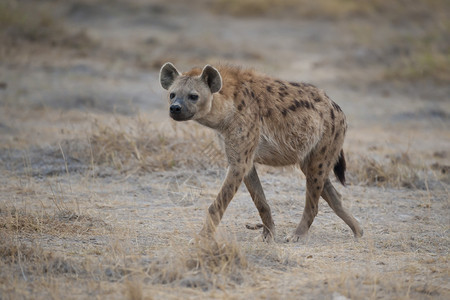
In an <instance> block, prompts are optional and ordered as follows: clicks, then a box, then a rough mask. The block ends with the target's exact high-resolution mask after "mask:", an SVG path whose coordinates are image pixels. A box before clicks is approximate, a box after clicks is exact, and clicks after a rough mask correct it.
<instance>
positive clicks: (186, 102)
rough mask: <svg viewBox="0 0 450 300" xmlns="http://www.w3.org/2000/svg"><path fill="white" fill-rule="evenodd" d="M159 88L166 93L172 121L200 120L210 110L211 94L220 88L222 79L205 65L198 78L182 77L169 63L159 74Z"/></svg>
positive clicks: (214, 70)
mask: <svg viewBox="0 0 450 300" xmlns="http://www.w3.org/2000/svg"><path fill="white" fill-rule="evenodd" d="M159 81H160V83H161V86H162V87H163V88H164V89H165V90H167V91H168V100H169V111H170V116H171V117H172V119H174V120H176V121H187V120H196V119H201V118H203V117H204V116H206V115H207V114H208V113H209V111H210V110H211V103H212V100H213V94H214V93H217V92H219V91H220V89H221V88H222V77H221V76H220V73H219V71H217V70H216V69H215V68H213V67H211V66H209V65H206V66H205V67H204V68H203V71H202V73H201V74H200V75H198V76H189V75H183V74H181V73H180V72H178V70H177V69H176V68H175V66H174V65H173V64H171V63H169V62H168V63H165V64H164V66H162V68H161V71H160V73H159Z"/></svg>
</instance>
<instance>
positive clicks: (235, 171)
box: [200, 127, 257, 236]
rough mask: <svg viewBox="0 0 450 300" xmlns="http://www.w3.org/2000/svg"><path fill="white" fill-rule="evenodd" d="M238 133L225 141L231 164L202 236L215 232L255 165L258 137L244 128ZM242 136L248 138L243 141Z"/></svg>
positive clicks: (211, 206) (201, 233)
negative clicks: (254, 157) (254, 154)
mask: <svg viewBox="0 0 450 300" xmlns="http://www.w3.org/2000/svg"><path fill="white" fill-rule="evenodd" d="M237 131H238V132H239V134H238V135H236V134H233V135H231V136H230V137H228V138H225V140H224V142H225V152H226V155H227V159H228V164H229V166H228V170H227V175H226V178H225V181H224V182H223V184H222V187H221V188H220V192H219V194H218V195H217V198H216V200H215V201H214V202H213V203H212V204H211V205H210V206H209V208H208V212H207V214H206V221H205V224H204V226H203V228H202V230H201V231H200V235H201V236H210V235H212V234H213V233H214V232H215V229H216V227H217V225H219V223H220V220H221V219H222V216H223V214H224V213H225V210H226V209H227V206H228V204H229V203H230V201H231V199H233V197H234V195H235V194H236V191H237V190H238V188H239V186H240V185H241V183H242V181H243V179H244V177H245V176H246V175H247V173H248V172H249V170H250V167H251V166H252V165H253V153H254V151H255V149H256V145H257V144H256V142H257V139H256V135H254V134H253V135H250V134H247V132H245V131H244V130H243V129H242V127H239V128H238V130H237ZM241 136H245V137H248V138H247V140H245V139H241ZM252 136H253V138H252Z"/></svg>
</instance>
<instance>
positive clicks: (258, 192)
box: [244, 166, 275, 242]
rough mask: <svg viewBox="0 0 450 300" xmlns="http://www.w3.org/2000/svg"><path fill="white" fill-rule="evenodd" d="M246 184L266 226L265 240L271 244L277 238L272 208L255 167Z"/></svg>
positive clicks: (245, 178) (246, 177) (245, 180)
mask: <svg viewBox="0 0 450 300" xmlns="http://www.w3.org/2000/svg"><path fill="white" fill-rule="evenodd" d="M244 183H245V185H246V186H247V189H248V191H249V193H250V195H251V197H252V200H253V202H254V203H255V206H256V208H257V209H258V212H259V215H260V216H261V220H262V222H263V224H264V229H263V233H262V234H263V240H264V241H268V242H270V241H272V240H273V239H274V237H275V223H274V222H273V219H272V213H271V211H270V206H269V204H267V201H266V196H265V195H264V191H263V188H262V186H261V182H260V181H259V177H258V173H257V172H256V169H255V166H252V168H251V169H250V172H249V173H248V174H247V176H245V177H244Z"/></svg>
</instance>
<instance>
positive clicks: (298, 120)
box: [255, 112, 323, 166]
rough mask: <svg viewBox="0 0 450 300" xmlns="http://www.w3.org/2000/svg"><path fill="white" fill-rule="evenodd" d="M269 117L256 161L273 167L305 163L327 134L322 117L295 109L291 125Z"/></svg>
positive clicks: (289, 121) (263, 129) (261, 137)
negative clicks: (324, 134) (282, 124)
mask: <svg viewBox="0 0 450 300" xmlns="http://www.w3.org/2000/svg"><path fill="white" fill-rule="evenodd" d="M271 121H273V120H267V121H266V123H264V121H263V124H262V126H261V132H260V138H259V144H258V147H257V149H256V153H255V162H257V163H260V164H265V165H270V166H287V165H293V164H298V163H301V162H303V160H304V159H305V158H306V157H307V156H308V154H309V153H310V152H311V151H312V150H313V149H314V148H315V146H316V145H317V144H318V143H319V141H320V140H321V137H322V135H323V125H322V120H321V119H320V118H312V117H310V116H304V115H303V114H301V113H298V112H292V114H291V115H290V116H287V117H286V121H287V123H286V124H287V125H290V126H283V127H280V126H279V123H278V126H276V125H275V124H271Z"/></svg>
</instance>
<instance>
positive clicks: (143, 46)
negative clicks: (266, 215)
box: [0, 0, 450, 300]
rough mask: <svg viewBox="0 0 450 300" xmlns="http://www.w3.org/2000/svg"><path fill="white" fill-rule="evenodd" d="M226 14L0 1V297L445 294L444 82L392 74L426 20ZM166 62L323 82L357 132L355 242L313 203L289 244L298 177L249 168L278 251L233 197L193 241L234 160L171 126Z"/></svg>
mask: <svg viewBox="0 0 450 300" xmlns="http://www.w3.org/2000/svg"><path fill="white" fill-rule="evenodd" d="M263 2H265V3H266V2H267V1H263ZM288 2H289V1H288ZM319 2H320V1H319ZM322 2H324V1H322ZM322 2H320V3H322ZM325 2H326V1H325ZM224 3H225V2H224V1H204V0H197V1H189V2H183V1H170V2H169V1H139V0H133V1H119V0H116V1H102V0H92V1H89V0H84V1H38V2H36V3H34V2H32V1H18V2H17V1H9V2H8V1H7V5H3V6H0V29H1V30H2V36H1V38H2V39H3V43H2V45H1V46H0V182H1V184H0V241H1V243H0V299H49V298H54V299H60V298H64V299H78V298H80V299H85V298H101V299H104V298H108V299H123V298H128V299H178V298H183V299H193V298H225V299H228V298H231V299H241V298H245V299H253V298H255V299H258V298H264V299H299V298H300V299H336V300H337V299H369V298H370V299H386V298H393V299H410V298H411V299H449V298H450V265H449V262H450V254H449V248H450V237H449V229H450V213H449V212H450V210H449V208H450V206H449V190H448V189H449V184H450V177H449V172H450V99H449V95H450V81H446V77H445V76H446V75H445V74H444V75H442V76H440V77H439V78H438V79H436V78H434V77H433V76H432V75H430V76H429V75H427V73H426V72H425V71H423V72H422V73H421V74H425V75H424V76H422V77H420V78H411V77H408V76H404V77H402V75H401V74H404V73H401V72H400V71H399V70H400V68H401V64H397V63H398V62H399V61H404V60H405V58H404V55H408V53H410V51H413V50H411V49H412V48H413V46H411V45H413V44H414V42H412V41H415V40H420V39H421V36H422V35H423V34H424V33H427V29H426V27H424V24H428V23H427V22H428V21H426V20H428V19H427V17H426V14H425V13H423V14H421V15H418V16H417V19H414V20H408V21H404V20H402V19H397V20H396V22H392V20H388V21H386V22H383V20H380V19H377V18H372V17H368V16H364V15H363V16H358V15H356V16H345V17H339V18H330V17H327V16H321V15H312V16H304V15H296V14H294V13H292V9H291V13H286V14H284V15H283V14H281V13H277V14H275V15H270V14H267V13H265V14H260V15H258V14H253V13H249V14H247V15H246V14H243V13H242V12H243V11H242V10H239V11H238V12H240V13H236V11H235V10H231V8H233V9H236V8H235V7H234V6H232V7H231V8H230V11H226V12H223V13H221V11H222V10H224V11H225V10H226V7H227V6H226V5H225V4H224ZM229 3H234V5H235V4H236V3H238V2H235V1H230V2H229ZM242 3H252V1H243V2H242ZM276 3H278V1H273V3H272V4H273V5H275V4H276ZM327 3H328V2H327ZM433 3H434V2H433ZM224 5H225V6H224ZM249 7H250V8H249V9H250V12H258V10H256V8H255V9H253V10H251V9H252V6H249ZM274 7H276V6H274ZM240 8H242V7H240ZM258 8H261V7H259V6H258ZM445 8H446V9H447V8H448V6H445ZM5 11H6V12H5ZM244 12H245V11H244ZM21 14H23V15H21ZM436 14H438V12H436ZM441 14H444V15H446V16H449V15H450V12H449V10H443V11H441ZM8 16H12V17H11V18H10V17H8ZM420 16H421V17H420ZM5 20H6V21H5ZM20 20H22V21H20ZM23 20H25V21H23ZM8 22H9V23H8ZM21 22H22V23H21ZM421 22H423V23H421ZM447 22H448V21H447ZM5 24H6V25H5ZM8 24H9V25H8ZM11 24H12V25H11ZM447 25H448V24H447ZM5 28H6V29H5ZM44 29H45V30H44ZM446 39H448V36H447V38H446ZM446 43H447V44H445V45H444V46H448V41H446ZM446 49H447V50H448V49H449V48H446ZM447 55H448V52H447ZM166 61H171V62H173V63H174V64H175V65H176V66H177V68H179V69H180V70H188V69H189V68H191V67H193V66H202V65H204V64H206V63H210V64H213V65H214V64H217V63H231V64H237V65H242V66H245V67H251V68H255V69H257V70H258V71H261V72H265V73H267V74H270V75H272V76H276V77H279V78H283V79H288V80H290V81H299V82H300V81H303V82H309V83H312V84H315V85H317V86H319V87H321V88H323V89H324V90H326V91H327V94H328V95H329V96H330V97H331V98H332V99H333V100H334V101H335V102H337V103H338V104H339V105H340V106H341V107H342V109H343V111H344V112H345V113H346V115H347V119H348V122H349V130H348V133H347V137H346V142H345V145H344V149H345V152H346V155H347V159H348V173H347V177H348V181H349V184H348V186H347V187H345V188H344V187H342V186H338V185H337V184H336V185H335V186H336V187H337V188H338V190H339V192H340V193H341V194H342V195H343V197H344V203H345V205H346V206H347V207H348V208H349V209H350V210H351V212H352V213H353V215H354V216H355V217H356V218H357V219H358V220H359V221H360V222H361V224H362V226H363V228H364V237H363V238H362V239H359V240H355V239H354V238H353V235H352V233H351V230H350V229H349V228H348V227H347V226H346V225H345V224H344V223H343V222H342V220H340V219H339V218H338V217H337V216H336V215H335V214H334V213H333V212H332V210H331V209H330V208H329V207H328V206H327V205H326V203H325V201H323V200H321V202H320V208H319V214H318V216H317V217H316V219H315V221H314V223H313V225H312V227H311V230H310V233H309V235H308V237H307V238H305V239H304V240H301V241H300V242H298V243H285V242H284V239H283V238H284V236H286V235H287V234H288V233H290V232H291V231H292V230H294V229H295V227H296V225H297V224H298V222H299V221H300V217H301V214H302V211H303V205H304V194H305V180H304V179H305V177H304V175H303V174H302V173H301V172H300V171H299V170H297V169H294V168H269V167H265V166H258V167H257V168H258V172H259V173H260V178H261V182H262V184H263V187H264V189H265V194H266V197H267V199H268V201H269V204H270V206H271V208H272V211H273V214H274V219H275V224H276V228H277V229H276V230H277V232H276V238H275V242H274V243H271V244H267V243H264V242H262V241H261V240H259V236H260V232H257V231H250V230H248V229H246V227H245V224H246V223H258V222H259V221H260V220H259V216H258V213H257V210H256V208H255V207H254V205H253V202H252V201H251V198H250V195H249V193H248V192H247V190H246V188H245V186H241V188H240V189H239V191H238V193H237V194H236V196H235V197H234V199H233V201H232V202H231V204H230V206H229V207H228V209H227V211H226V214H225V216H224V218H223V220H222V222H221V224H220V227H219V229H218V233H217V237H216V241H213V242H211V243H207V244H199V245H190V244H189V241H190V240H191V239H192V238H193V237H195V236H196V234H197V232H198V231H199V230H200V228H201V225H202V222H203V220H204V217H205V212H206V209H207V207H208V205H209V204H210V203H211V202H212V200H213V199H214V197H215V195H216V193H217V192H218V190H219V187H220V184H221V182H222V180H223V178H224V175H225V167H226V165H225V161H224V158H223V154H221V153H220V151H219V150H218V148H217V143H216V140H215V137H214V134H213V133H212V132H211V131H210V130H208V129H206V128H203V127H201V126H200V125H198V124H194V123H193V122H191V121H189V122H184V123H175V122H174V121H172V120H170V119H169V116H168V113H167V106H166V105H167V104H166V100H165V97H166V96H165V95H164V93H163V90H162V89H161V88H160V86H159V82H158V72H159V68H160V66H161V65H162V64H163V63H164V62H166ZM438 67H439V66H438ZM423 68H424V70H425V67H423ZM437 72H438V71H435V72H434V73H433V74H437ZM399 74H400V75H399ZM408 74H411V72H410V73H408ZM442 78H444V79H442ZM333 180H334V178H333Z"/></svg>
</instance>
